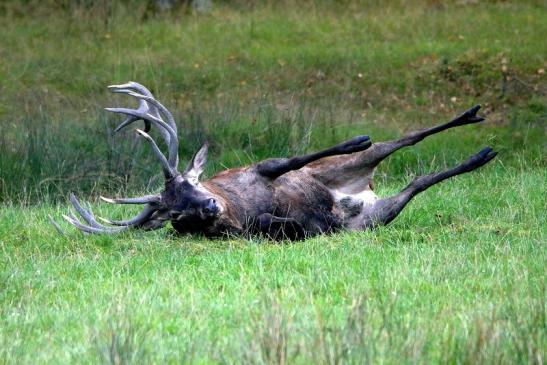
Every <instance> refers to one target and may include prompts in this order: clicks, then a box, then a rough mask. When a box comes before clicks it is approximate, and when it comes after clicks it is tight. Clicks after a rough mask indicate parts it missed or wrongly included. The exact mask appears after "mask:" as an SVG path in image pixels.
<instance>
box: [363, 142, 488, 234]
mask: <svg viewBox="0 0 547 365" xmlns="http://www.w3.org/2000/svg"><path fill="white" fill-rule="evenodd" d="M496 155H497V152H493V151H492V148H490V147H487V148H485V149H483V150H482V151H480V152H479V153H477V154H476V155H474V156H472V157H470V158H469V159H468V160H467V161H465V162H464V163H462V164H460V165H458V166H456V167H454V168H452V169H449V170H446V171H443V172H438V173H433V174H429V175H424V176H419V177H417V178H415V179H414V180H413V181H412V182H411V183H410V184H408V186H407V187H406V188H404V189H403V190H402V191H401V192H400V193H399V194H397V195H394V196H392V197H389V198H385V199H378V200H377V201H376V202H375V203H374V204H372V205H371V206H370V207H368V208H365V209H364V215H363V218H364V219H363V226H362V228H363V229H366V228H373V227H375V226H378V225H386V224H388V223H389V222H391V221H392V220H393V219H395V217H397V215H399V213H400V212H401V211H402V210H403V208H404V207H405V206H406V204H407V203H408V202H409V201H410V200H411V199H412V198H413V197H415V196H416V195H417V194H419V193H420V192H422V191H424V190H426V189H427V188H429V187H430V186H432V185H435V184H437V183H439V182H441V181H443V180H446V179H448V178H450V177H452V176H456V175H460V174H464V173H466V172H471V171H473V170H475V169H477V168H479V167H481V166H483V165H485V164H486V163H488V162H489V161H490V160H492V159H493V158H494V157H496Z"/></svg>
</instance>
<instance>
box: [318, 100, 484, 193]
mask: <svg viewBox="0 0 547 365" xmlns="http://www.w3.org/2000/svg"><path fill="white" fill-rule="evenodd" d="M479 109H480V105H477V106H474V107H473V108H471V109H469V110H468V111H466V112H465V113H463V114H461V115H460V116H458V117H457V118H455V119H453V120H451V121H450V122H448V123H445V124H441V125H438V126H435V127H432V128H426V129H422V130H420V131H416V132H411V133H409V134H407V135H405V136H404V137H402V138H400V139H397V140H393V141H386V142H377V143H373V144H372V146H371V147H370V148H369V149H367V150H365V151H362V152H360V153H356V154H354V155H352V156H350V157H345V156H334V157H328V158H324V159H322V160H320V161H317V162H316V163H314V164H311V165H309V167H311V168H313V171H312V174H313V175H314V176H315V177H316V178H317V179H319V180H320V181H322V182H323V183H324V184H325V185H327V186H328V187H330V188H332V189H337V190H339V191H341V192H343V193H345V194H357V193H360V192H363V191H365V190H368V191H370V190H371V188H372V187H371V184H372V183H371V181H372V177H373V174H374V169H375V168H376V166H377V165H378V164H379V163H380V162H381V161H382V160H383V159H385V158H386V157H388V156H389V155H391V154H392V153H394V152H395V151H397V150H399V149H401V148H403V147H407V146H412V145H415V144H416V143H418V142H420V141H422V140H423V139H425V138H426V137H428V136H431V135H433V134H436V133H439V132H442V131H444V130H446V129H450V128H454V127H459V126H463V125H467V124H473V123H478V122H481V121H483V120H484V118H482V117H478V116H477V112H478V111H479Z"/></svg>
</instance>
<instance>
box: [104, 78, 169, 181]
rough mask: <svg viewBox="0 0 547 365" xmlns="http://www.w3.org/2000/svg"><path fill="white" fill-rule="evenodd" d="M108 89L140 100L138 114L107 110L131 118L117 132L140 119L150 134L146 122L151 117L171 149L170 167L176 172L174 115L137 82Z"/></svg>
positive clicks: (126, 110) (120, 110) (128, 111)
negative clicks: (163, 117)
mask: <svg viewBox="0 0 547 365" xmlns="http://www.w3.org/2000/svg"><path fill="white" fill-rule="evenodd" d="M108 88H109V89H110V90H112V92H115V93H124V94H128V95H130V96H133V97H135V98H137V99H138V100H139V108H138V109H137V112H135V110H130V109H129V110H128V109H122V108H107V110H109V111H112V112H117V113H123V114H128V115H130V118H127V119H126V120H125V121H124V122H123V123H122V124H120V125H119V126H118V128H116V131H119V130H121V129H122V128H125V127H126V126H128V125H129V124H131V123H133V122H135V121H136V120H138V119H143V120H144V121H145V132H148V131H149V127H150V124H149V123H148V124H147V122H146V121H147V120H149V118H147V117H150V116H151V117H152V120H149V122H156V123H155V124H159V125H158V128H159V130H160V133H161V134H162V137H163V139H164V140H165V142H166V143H167V145H168V148H169V159H168V161H169V165H170V166H171V167H172V168H173V169H174V170H176V169H177V166H178V159H179V157H178V136H177V124H176V123H175V118H174V117H173V114H172V113H171V112H170V111H169V109H167V108H166V107H165V106H164V105H163V104H162V103H160V102H159V101H158V100H156V98H155V97H154V95H152V93H151V92H150V90H148V89H147V88H146V87H145V86H143V85H141V84H139V83H137V82H134V81H130V82H128V83H126V84H121V85H110V86H109V87H108ZM161 115H163V116H165V118H166V120H167V121H164V120H163V119H162V117H161ZM135 118H136V119H135ZM165 124H166V125H168V126H169V128H167V127H166V126H165ZM162 127H163V128H164V129H165V131H167V133H165V131H164V130H162Z"/></svg>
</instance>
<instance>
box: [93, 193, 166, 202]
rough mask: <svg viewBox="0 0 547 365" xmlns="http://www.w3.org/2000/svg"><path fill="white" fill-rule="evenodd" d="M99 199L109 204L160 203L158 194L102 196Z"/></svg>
mask: <svg viewBox="0 0 547 365" xmlns="http://www.w3.org/2000/svg"><path fill="white" fill-rule="evenodd" d="M99 198H100V199H101V200H104V201H105V202H107V203H111V204H147V203H156V204H157V203H160V202H161V196H160V195H145V196H140V197H137V198H114V199H111V198H106V197H104V196H101V197H99Z"/></svg>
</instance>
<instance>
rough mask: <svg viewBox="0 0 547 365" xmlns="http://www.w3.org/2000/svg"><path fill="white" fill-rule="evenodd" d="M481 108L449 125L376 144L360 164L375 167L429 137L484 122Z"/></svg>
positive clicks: (452, 121)
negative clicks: (403, 149)
mask: <svg viewBox="0 0 547 365" xmlns="http://www.w3.org/2000/svg"><path fill="white" fill-rule="evenodd" d="M480 108H481V106H480V105H476V106H474V107H472V108H471V109H469V110H467V111H466V112H464V113H463V114H461V115H460V116H458V117H456V118H454V119H453V120H451V121H450V122H448V123H445V124H441V125H438V126H435V127H431V128H425V129H422V130H419V131H415V132H411V133H409V134H407V135H405V136H404V137H402V138H400V139H398V140H394V141H387V142H379V143H374V144H373V145H372V147H371V148H370V149H369V150H367V151H366V152H363V153H362V154H361V158H360V163H361V164H364V165H366V166H369V167H375V166H377V165H378V164H379V163H380V162H381V161H382V160H383V159H385V158H386V157H388V156H389V155H391V154H392V153H393V152H395V151H397V150H399V149H401V148H403V147H408V146H413V145H415V144H416V143H418V142H420V141H422V140H424V139H425V138H426V137H428V136H431V135H433V134H437V133H439V132H442V131H444V130H447V129H450V128H454V127H459V126H463V125H467V124H474V123H478V122H482V121H483V120H484V118H482V117H478V116H477V112H478V111H479V109H480Z"/></svg>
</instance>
